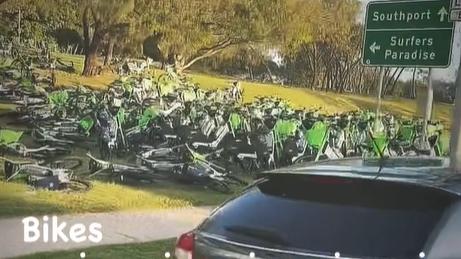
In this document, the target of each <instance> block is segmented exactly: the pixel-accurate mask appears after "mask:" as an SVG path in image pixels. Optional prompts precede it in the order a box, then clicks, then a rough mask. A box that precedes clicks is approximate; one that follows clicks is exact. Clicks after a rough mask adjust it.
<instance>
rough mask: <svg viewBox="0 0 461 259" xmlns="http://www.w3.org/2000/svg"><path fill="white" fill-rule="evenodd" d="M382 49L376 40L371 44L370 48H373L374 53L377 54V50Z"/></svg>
mask: <svg viewBox="0 0 461 259" xmlns="http://www.w3.org/2000/svg"><path fill="white" fill-rule="evenodd" d="M380 49H381V46H379V45H377V44H376V41H375V42H373V44H372V45H371V46H370V50H371V52H373V54H375V53H376V51H377V50H380Z"/></svg>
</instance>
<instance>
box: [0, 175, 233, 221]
mask: <svg viewBox="0 0 461 259" xmlns="http://www.w3.org/2000/svg"><path fill="white" fill-rule="evenodd" d="M228 198H229V195H227V194H222V193H217V192H214V191H211V190H206V189H203V188H201V187H196V186H187V185H178V184H174V183H161V184H160V183H158V184H149V185H144V186H126V185H119V184H112V183H103V182H93V186H92V188H91V189H90V190H89V191H88V192H81V193H65V192H54V191H45V190H31V189H29V188H28V187H27V186H26V185H24V184H20V183H6V182H0V217H13V216H26V215H45V214H74V213H88V212H93V213H96V212H111V211H127V210H128V211H130V210H131V211H139V210H157V209H172V208H182V207H189V206H214V205H218V204H220V203H222V202H223V201H225V200H226V199H228Z"/></svg>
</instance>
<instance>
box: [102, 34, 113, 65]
mask: <svg viewBox="0 0 461 259" xmlns="http://www.w3.org/2000/svg"><path fill="white" fill-rule="evenodd" d="M114 46H115V41H114V40H112V39H111V40H109V43H108V44H107V46H106V56H105V57H104V66H109V65H110V63H111V62H112V56H113V54H114Z"/></svg>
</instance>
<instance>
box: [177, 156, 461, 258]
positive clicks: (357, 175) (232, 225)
mask: <svg viewBox="0 0 461 259" xmlns="http://www.w3.org/2000/svg"><path fill="white" fill-rule="evenodd" d="M460 195H461V175H458V174H454V173H450V171H449V170H448V169H447V163H446V161H445V160H442V159H434V158H427V159H422V158H397V159H389V160H381V161H379V160H367V161H362V160H358V159H357V160H355V159H352V160H342V161H329V162H320V163H316V164H305V165H298V166H296V167H291V168H285V169H279V170H276V171H273V172H268V173H265V174H262V175H261V178H260V179H259V180H257V181H256V182H255V183H254V184H253V185H252V186H250V187H249V188H247V189H246V190H245V191H244V192H243V193H242V194H241V195H240V196H238V197H236V198H234V199H232V200H229V201H228V202H226V203H225V204H224V205H222V206H221V207H219V208H217V209H216V210H215V211H213V213H212V214H211V215H210V216H209V217H208V218H207V219H206V220H205V221H204V222H203V223H202V224H201V225H200V226H198V227H197V228H196V229H195V230H193V231H191V232H189V233H186V234H184V235H182V236H181V237H180V238H179V239H178V241H177V245H176V257H177V258H178V259H186V258H188V259H191V258H193V259H208V258H264V259H266V258H447V259H448V258H453V259H454V258H461V203H460V198H461V196H460Z"/></svg>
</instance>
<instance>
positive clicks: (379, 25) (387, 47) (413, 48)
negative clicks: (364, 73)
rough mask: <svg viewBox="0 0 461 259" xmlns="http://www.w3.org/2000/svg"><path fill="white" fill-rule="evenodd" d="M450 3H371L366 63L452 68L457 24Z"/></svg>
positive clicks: (412, 0)
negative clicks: (450, 12) (455, 24)
mask: <svg viewBox="0 0 461 259" xmlns="http://www.w3.org/2000/svg"><path fill="white" fill-rule="evenodd" d="M450 7H451V6H450V0H405V1H378V2H370V3H369V4H368V7H367V14H366V21H365V22H366V24H365V35H364V43H363V52H362V53H363V64H364V65H366V66H392V67H448V66H450V64H451V51H452V44H453V33H454V23H453V22H452V21H451V20H450V17H449V16H450V15H449V11H450Z"/></svg>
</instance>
